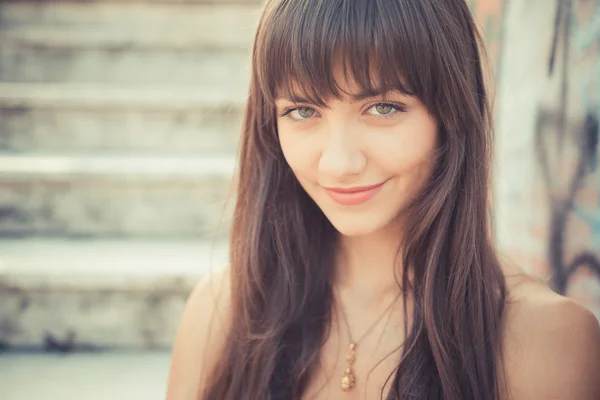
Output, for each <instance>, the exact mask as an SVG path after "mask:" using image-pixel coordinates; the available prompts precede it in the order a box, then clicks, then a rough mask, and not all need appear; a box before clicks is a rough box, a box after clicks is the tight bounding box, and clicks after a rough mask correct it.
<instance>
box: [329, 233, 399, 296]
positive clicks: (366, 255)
mask: <svg viewBox="0 0 600 400" xmlns="http://www.w3.org/2000/svg"><path fill="white" fill-rule="evenodd" d="M397 232H398V231H397V230H392V229H388V230H387V231H386V230H381V231H378V232H375V233H373V234H370V235H368V236H354V237H349V236H342V237H341V240H340V242H339V248H338V252H337V260H336V265H335V268H336V269H335V280H334V285H335V287H336V290H337V291H338V292H339V293H340V294H341V295H342V296H343V297H345V298H352V299H353V301H357V302H358V303H360V304H363V305H364V306H367V307H371V306H373V307H378V306H379V305H380V304H383V303H387V302H389V300H390V299H393V298H394V297H396V295H397V294H398V292H399V290H400V287H399V284H398V283H399V282H401V278H402V264H401V260H402V257H401V255H402V254H401V252H400V247H399V246H400V236H399V235H398V234H397Z"/></svg>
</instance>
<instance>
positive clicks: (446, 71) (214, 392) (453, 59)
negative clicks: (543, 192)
mask: <svg viewBox="0 0 600 400" xmlns="http://www.w3.org/2000/svg"><path fill="white" fill-rule="evenodd" d="M480 44H481V39H480V37H479V36H478V33H477V30H476V27H475V25H474V22H473V19H472V16H471V14H470V11H469V9H468V7H467V5H466V4H465V1H464V0H443V1H442V0H418V1H415V0H267V1H266V4H265V8H264V12H263V15H262V17H261V19H260V22H259V26H258V30H257V33H256V37H255V41H254V46H253V52H252V75H251V82H250V90H249V96H248V100H247V106H246V110H245V117H244V122H243V127H242V140H241V146H240V154H239V158H240V160H239V169H238V173H237V182H238V184H237V200H236V205H235V211H234V219H233V226H232V233H231V254H230V262H231V272H232V273H231V292H232V298H231V301H232V305H231V307H232V309H231V313H232V316H231V327H230V330H229V332H228V336H227V339H226V343H225V348H224V350H223V353H222V355H221V357H220V358H219V360H218V363H217V365H216V366H215V368H214V369H213V370H212V371H211V373H210V379H208V385H207V386H205V388H204V390H203V393H202V394H201V398H202V399H205V400H215V399H219V400H234V399H235V400H238V399H260V400H262V399H273V400H274V399H297V398H299V397H300V396H301V395H302V394H303V393H304V392H305V390H306V388H307V384H308V382H309V380H310V378H311V374H313V373H314V371H315V368H316V365H317V361H318V356H319V351H320V349H321V347H322V346H323V344H324V340H325V339H326V338H327V335H328V333H329V329H330V317H331V312H332V311H331V308H332V307H331V305H332V299H333V295H332V280H333V276H332V275H333V272H332V270H333V268H332V265H333V260H334V256H335V254H334V249H335V248H336V241H337V238H338V233H337V232H336V230H335V229H334V228H333V226H332V225H331V224H330V223H329V221H328V220H327V218H326V217H325V216H324V214H323V213H322V212H321V210H320V209H319V208H318V207H317V205H316V204H315V203H314V202H313V201H312V200H311V199H310V197H309V196H308V195H307V194H306V193H305V192H304V190H303V189H302V188H301V186H300V184H299V183H298V182H297V181H296V178H295V176H294V175H293V173H292V171H291V170H290V168H289V166H288V165H287V164H286V161H285V159H284V157H283V154H282V151H281V148H280V146H279V143H278V137H277V124H276V113H275V107H274V100H275V98H276V96H277V95H278V94H281V93H282V92H285V93H289V92H292V83H294V84H295V85H296V86H295V87H294V89H295V90H300V91H301V92H302V94H303V95H304V96H305V97H307V98H309V99H310V100H311V101H312V102H314V104H316V105H324V104H326V101H327V100H328V99H331V98H341V95H342V94H341V89H340V87H339V86H338V85H337V83H336V81H335V79H334V75H333V74H334V72H333V71H334V64H335V63H336V62H342V63H343V67H344V71H346V73H347V74H349V76H351V77H352V78H353V79H354V81H355V82H356V83H357V84H358V85H359V86H360V87H361V88H362V89H364V90H365V91H369V92H374V93H378V92H385V90H386V89H398V90H401V91H402V92H404V93H407V94H409V95H412V96H416V97H418V98H419V99H420V100H421V101H422V102H423V104H424V105H425V106H426V107H427V109H428V110H429V112H430V113H431V115H432V116H434V117H435V118H436V120H437V121H438V125H439V156H438V158H437V164H436V167H435V168H434V171H433V174H432V177H431V179H430V182H429V183H428V185H426V187H425V188H424V189H423V191H422V192H421V193H420V194H419V195H418V196H417V198H416V200H415V201H414V202H413V203H412V204H411V207H410V209H409V210H408V211H409V212H408V213H407V215H408V219H407V223H406V227H405V229H406V232H404V233H403V234H402V235H401V236H400V235H399V238H400V237H403V238H406V240H405V241H404V242H403V243H399V249H401V252H399V260H398V265H401V266H402V267H398V269H401V271H400V272H401V276H402V278H400V282H399V284H400V285H401V286H403V287H404V288H410V296H412V297H411V298H412V300H413V303H414V310H413V311H412V315H411V319H412V324H411V327H410V331H408V330H409V328H408V324H406V327H405V330H406V332H405V333H406V340H405V343H404V346H403V348H402V359H401V361H400V363H399V365H398V367H397V369H396V371H394V373H393V374H392V375H391V376H390V381H391V385H390V387H391V389H390V394H389V396H388V398H389V399H402V400H404V399H448V400H468V399H473V400H481V399H498V398H499V396H500V394H499V393H500V390H499V385H498V382H499V379H498V376H500V375H501V374H500V371H499V369H500V368H499V367H498V366H499V365H500V364H499V358H500V354H501V350H500V347H501V346H500V343H501V319H502V313H503V308H504V301H505V282H504V277H503V274H502V271H501V268H500V265H499V261H498V259H497V256H496V254H495V250H494V247H493V245H492V239H491V237H490V221H489V215H488V212H489V205H488V192H489V174H490V156H491V145H492V130H491V123H490V113H489V107H488V103H487V101H488V97H487V95H486V88H485V84H484V77H483V73H482V59H483V58H482V56H481V54H480V51H481V47H480ZM405 296H406V295H405ZM406 300H407V299H406V298H405V304H406ZM405 309H406V306H405ZM405 322H406V320H405ZM382 396H383V394H382Z"/></svg>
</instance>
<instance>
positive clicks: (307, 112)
mask: <svg viewBox="0 0 600 400" xmlns="http://www.w3.org/2000/svg"><path fill="white" fill-rule="evenodd" d="M294 112H295V113H297V115H298V116H299V118H298V117H296V116H292V115H291V114H292V113H294ZM314 114H315V110H314V109H313V108H310V107H294V108H289V109H287V110H285V111H284V112H283V114H281V117H287V118H291V119H292V120H304V119H309V118H310V117H312V116H313V115H314Z"/></svg>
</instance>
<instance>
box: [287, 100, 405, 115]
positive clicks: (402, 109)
mask: <svg viewBox="0 0 600 400" xmlns="http://www.w3.org/2000/svg"><path fill="white" fill-rule="evenodd" d="M375 106H390V107H392V108H393V109H394V110H395V111H398V112H406V108H405V107H404V106H402V105H400V104H395V103H375V104H372V105H370V106H369V107H367V110H370V109H372V108H373V107H375ZM299 109H311V110H314V108H312V107H306V106H300V107H290V108H286V109H285V110H283V112H282V113H281V114H280V117H282V118H284V117H287V118H289V114H290V113H292V112H294V111H296V110H299ZM393 114H395V113H390V114H383V115H380V116H376V118H383V119H385V118H389V116H391V115H393ZM305 119H308V118H305Z"/></svg>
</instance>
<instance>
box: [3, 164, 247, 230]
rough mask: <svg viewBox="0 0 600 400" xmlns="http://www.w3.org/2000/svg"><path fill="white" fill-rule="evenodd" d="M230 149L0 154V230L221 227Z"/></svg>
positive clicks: (227, 214) (224, 227)
mask: <svg viewBox="0 0 600 400" xmlns="http://www.w3.org/2000/svg"><path fill="white" fill-rule="evenodd" d="M234 163H235V160H234V157H233V156H212V157H211V156H202V157H200V156H196V157H191V156H190V157H181V156H180V157H175V156H173V157H168V156H137V155H130V154H103V155H95V154H87V155H86V154H64V155H57V154H52V155H44V154H29V155H15V154H0V185H1V186H2V188H3V190H2V191H1V192H0V236H25V235H33V234H36V235H70V236H89V237H104V236H130V235H136V236H148V237H158V236H160V237H170V236H179V235H192V236H197V237H213V236H214V235H217V234H218V235H221V236H223V235H225V234H227V232H228V227H229V223H230V220H231V216H230V214H231V213H230V208H231V207H229V209H227V210H226V209H225V205H226V200H227V198H228V195H229V194H230V193H232V189H233V188H232V185H231V182H232V177H233V171H234Z"/></svg>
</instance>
